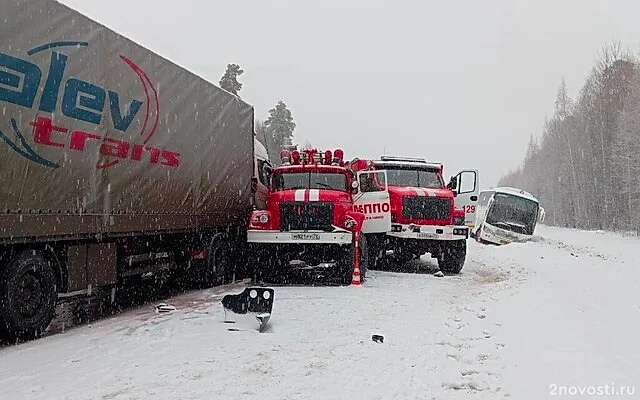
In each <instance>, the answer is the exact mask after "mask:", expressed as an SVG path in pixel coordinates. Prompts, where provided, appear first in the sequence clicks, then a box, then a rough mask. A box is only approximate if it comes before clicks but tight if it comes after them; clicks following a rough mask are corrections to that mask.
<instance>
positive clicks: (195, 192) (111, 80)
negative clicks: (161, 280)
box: [0, 0, 269, 340]
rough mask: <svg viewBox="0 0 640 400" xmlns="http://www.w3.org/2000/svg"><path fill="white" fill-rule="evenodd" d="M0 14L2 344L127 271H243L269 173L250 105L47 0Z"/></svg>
mask: <svg viewBox="0 0 640 400" xmlns="http://www.w3.org/2000/svg"><path fill="white" fill-rule="evenodd" d="M0 14H2V15H3V16H5V19H4V23H3V24H0V38H1V39H2V40H1V41H0V183H1V187H0V336H3V337H4V338H5V339H10V340H14V339H17V338H21V337H34V336H38V335H39V334H41V333H42V332H43V331H44V330H45V329H46V328H47V326H48V325H49V324H50V322H51V320H52V318H53V316H54V312H55V307H56V302H57V301H58V300H59V299H60V298H61V297H65V296H83V295H84V296H86V295H89V296H93V295H98V294H103V295H106V296H111V298H112V299H113V296H114V294H115V289H116V287H117V286H118V284H119V283H120V282H122V281H123V280H124V279H127V278H132V277H142V276H147V275H149V274H158V273H161V272H164V273H169V274H173V273H182V274H186V275H187V276H199V277H202V278H204V279H205V280H206V281H207V282H208V284H210V285H215V284H218V283H221V282H222V281H224V280H225V279H227V278H228V277H229V276H230V275H231V274H233V273H234V272H235V273H237V274H239V275H241V274H242V273H243V272H242V271H238V270H234V268H236V266H237V265H238V263H235V262H233V260H234V259H236V258H235V257H239V256H240V255H242V253H243V252H244V251H245V249H246V242H247V239H246V228H247V226H248V225H249V224H248V218H249V215H250V213H251V211H252V210H255V209H256V208H260V207H264V202H265V199H266V195H265V194H264V193H265V191H266V187H265V186H264V184H263V183H264V179H260V178H261V175H260V171H261V170H262V168H264V167H265V166H266V165H268V164H269V161H268V159H267V158H268V157H267V155H266V151H265V149H264V147H263V146H262V145H260V144H259V143H258V142H257V141H256V139H255V135H254V130H253V121H254V112H253V107H252V106H251V105H249V104H247V103H245V102H243V101H241V100H240V99H239V98H238V97H237V96H235V95H233V94H231V93H229V92H227V91H225V90H223V89H221V88H219V87H216V86H215V85H213V84H211V83H209V82H207V81H206V80H204V79H202V78H200V77H198V76H196V75H195V74H193V73H191V72H189V71H187V70H186V69H184V68H182V67H180V66H178V65H176V64H174V63H173V62H170V61H169V60H167V59H165V58H163V57H161V56H159V55H157V54H155V53H153V52H152V51H150V50H148V49H146V48H144V47H143V46H140V45H138V44H136V43H134V42H133V41H131V40H129V39H127V38H125V37H123V36H121V35H119V34H118V33H116V32H114V31H113V30H111V29H108V28H107V27H105V26H103V25H101V24H99V23H97V22H95V21H93V20H91V19H89V18H87V17H86V16H84V15H82V14H80V13H79V12H76V11H75V10H73V9H71V8H69V7H67V6H65V5H63V4H60V3H58V2H56V1H53V0H28V1H27V0H4V1H2V2H1V3H0ZM256 199H257V200H258V203H256ZM260 203H262V204H260Z"/></svg>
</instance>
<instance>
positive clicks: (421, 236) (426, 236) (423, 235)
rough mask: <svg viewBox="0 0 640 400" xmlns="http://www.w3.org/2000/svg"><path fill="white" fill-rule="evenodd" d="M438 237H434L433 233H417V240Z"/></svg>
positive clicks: (435, 236)
mask: <svg viewBox="0 0 640 400" xmlns="http://www.w3.org/2000/svg"><path fill="white" fill-rule="evenodd" d="M437 237H438V235H436V234H435V233H427V232H419V233H418V238H419V239H436V238H437Z"/></svg>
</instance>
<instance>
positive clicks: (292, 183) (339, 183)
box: [273, 171, 348, 191]
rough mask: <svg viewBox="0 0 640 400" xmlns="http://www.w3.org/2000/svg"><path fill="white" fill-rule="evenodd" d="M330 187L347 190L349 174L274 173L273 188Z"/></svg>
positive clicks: (314, 172) (315, 172)
mask: <svg viewBox="0 0 640 400" xmlns="http://www.w3.org/2000/svg"><path fill="white" fill-rule="evenodd" d="M294 189H330V190H341V191H347V190H348V188H347V176H346V175H345V174H341V173H336V172H317V171H308V172H278V173H274V174H273V190H274V191H281V190H294Z"/></svg>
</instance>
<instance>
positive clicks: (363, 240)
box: [358, 235, 369, 282]
mask: <svg viewBox="0 0 640 400" xmlns="http://www.w3.org/2000/svg"><path fill="white" fill-rule="evenodd" d="M359 250H360V251H359V253H358V255H359V256H360V280H361V281H362V282H364V280H365V279H366V277H367V270H368V269H369V245H368V244H367V237H366V236H365V235H362V236H360V249H359Z"/></svg>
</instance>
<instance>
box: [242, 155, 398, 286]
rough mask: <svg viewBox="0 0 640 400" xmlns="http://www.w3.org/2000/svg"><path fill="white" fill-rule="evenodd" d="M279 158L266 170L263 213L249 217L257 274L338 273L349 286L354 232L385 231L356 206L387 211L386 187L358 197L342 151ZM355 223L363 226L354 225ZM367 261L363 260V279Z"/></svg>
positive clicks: (277, 276)
mask: <svg viewBox="0 0 640 400" xmlns="http://www.w3.org/2000/svg"><path fill="white" fill-rule="evenodd" d="M280 156H281V160H282V165H281V166H278V167H276V168H273V169H271V170H269V172H268V178H267V183H268V195H267V200H266V207H265V209H263V210H254V211H253V212H252V213H251V215H250V221H249V229H248V232H247V240H248V242H249V244H250V245H251V246H252V249H253V252H254V253H255V254H256V257H257V260H258V265H257V266H256V273H257V275H260V277H261V278H263V279H272V278H281V277H283V276H286V275H289V274H290V273H293V272H295V271H296V270H300V269H305V270H310V269H315V270H318V271H320V270H322V271H324V272H326V271H327V270H330V269H337V270H338V275H339V276H340V277H342V278H344V281H345V282H350V281H351V273H352V269H353V260H354V257H353V254H354V249H353V246H354V240H353V239H354V233H355V229H364V228H368V229H369V230H370V229H373V230H376V229H378V230H380V232H382V231H383V230H385V229H387V226H380V224H376V222H378V220H373V221H365V215H364V214H363V213H362V212H361V211H359V210H358V208H357V206H358V205H360V206H362V207H363V208H364V207H365V205H366V206H367V208H371V207H373V204H374V203H375V204H376V205H377V206H376V209H377V210H378V211H379V214H383V213H382V211H381V210H382V209H383V206H382V204H385V205H386V207H385V208H386V209H388V208H389V207H390V205H389V195H388V192H387V190H386V187H385V186H383V189H382V190H379V191H377V192H375V193H368V194H366V195H362V194H361V193H360V190H359V187H360V182H359V181H358V178H357V176H356V175H355V174H354V172H353V171H352V170H351V169H349V168H347V167H346V166H345V163H344V160H343V157H344V153H343V151H342V150H341V149H336V150H335V151H333V152H332V151H330V150H327V151H325V152H323V153H321V152H318V151H317V150H315V149H309V150H304V151H302V152H301V151H298V150H297V149H296V148H292V149H285V150H283V151H282V152H281V153H280ZM383 174H384V172H383ZM381 179H382V180H384V175H383V176H382V178H381ZM365 203H366V204H365ZM354 206H355V207H354ZM359 220H362V221H363V222H362V223H361V224H358V222H357V221H359ZM357 225H359V226H357ZM372 225H373V228H371V226H372ZM365 246H366V244H365ZM366 262H367V260H366V257H363V258H362V259H361V263H362V264H363V265H361V266H360V269H361V271H362V272H361V274H362V275H361V276H362V277H363V279H364V276H365V272H364V271H366Z"/></svg>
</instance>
